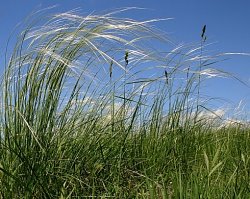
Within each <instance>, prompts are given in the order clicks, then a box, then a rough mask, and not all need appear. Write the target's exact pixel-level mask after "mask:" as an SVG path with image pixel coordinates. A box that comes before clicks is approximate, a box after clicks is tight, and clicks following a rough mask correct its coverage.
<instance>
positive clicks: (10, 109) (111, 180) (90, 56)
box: [0, 12, 250, 199]
mask: <svg viewBox="0 0 250 199" xmlns="http://www.w3.org/2000/svg"><path fill="white" fill-rule="evenodd" d="M156 21H157V20H150V21H147V22H138V21H135V20H132V19H128V18H126V19H122V18H117V17H115V16H113V15H111V14H106V15H89V16H86V17H83V16H80V15H78V14H76V13H73V12H67V13H62V14H56V15H53V16H51V17H50V18H49V20H48V19H47V18H41V19H40V21H38V22H37V26H32V27H29V26H28V27H27V28H26V29H24V31H23V32H22V34H20V36H19V38H18V40H17V43H16V46H15V48H14V49H13V53H12V55H11V56H10V59H9V60H8V62H7V63H8V64H7V65H6V71H5V73H4V78H3V81H2V87H1V88H2V95H1V96H2V98H1V105H2V108H1V145H0V147H1V152H0V195H1V198H61V199H62V198H84V197H100V198H105V197H113V198H248V197H249V193H250V190H249V189H250V183H249V182H250V175H249V174H250V169H249V168H250V167H249V166H250V154H249V151H250V148H249V147H250V139H249V136H250V133H249V129H248V128H243V127H242V126H241V125H240V124H235V125H231V126H227V125H223V124H224V123H223V118H220V117H219V116H218V117H215V118H214V121H213V122H211V120H209V119H208V118H206V115H205V116H204V114H203V115H202V113H204V111H210V110H208V109H207V108H206V104H204V101H203V99H202V94H201V93H202V83H203V81H205V79H206V78H207V77H209V78H210V77H214V76H215V77H216V76H217V77H221V76H223V77H229V76H230V75H229V74H227V73H225V72H222V71H219V70H216V68H211V67H212V66H213V64H215V63H217V61H218V60H219V57H218V56H216V55H211V56H210V55H207V54H206V51H205V48H206V45H205V43H202V45H201V46H198V47H197V46H191V47H188V46H175V45H174V44H173V43H172V42H170V41H169V39H168V38H167V37H166V36H165V35H164V34H163V33H162V32H160V31H158V30H156V29H154V28H153V27H151V26H150V23H151V22H156ZM203 32H204V31H203ZM203 36H204V33H203ZM202 39H203V38H202ZM154 42H156V43H158V45H156V46H154ZM157 47H159V48H161V49H162V48H165V49H166V50H165V51H160V50H156V49H157ZM201 50H202V51H201ZM209 113H210V115H211V113H212V111H210V112H209ZM201 115H202V116H201ZM208 115H209V114H208ZM215 115H216V114H215ZM215 123H216V125H217V126H216V128H215ZM220 124H222V125H220ZM218 126H219V127H220V128H218Z"/></svg>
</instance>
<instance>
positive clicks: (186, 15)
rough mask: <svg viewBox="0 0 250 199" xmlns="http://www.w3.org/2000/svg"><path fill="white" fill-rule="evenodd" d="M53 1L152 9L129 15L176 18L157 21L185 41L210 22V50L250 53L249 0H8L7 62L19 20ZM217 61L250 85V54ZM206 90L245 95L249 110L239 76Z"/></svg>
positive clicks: (0, 19) (3, 35) (232, 98)
mask: <svg viewBox="0 0 250 199" xmlns="http://www.w3.org/2000/svg"><path fill="white" fill-rule="evenodd" d="M52 5H57V7H56V8H55V9H54V10H55V11H62V12H63V11H68V10H71V9H74V8H80V9H81V12H82V13H83V14H84V13H85V14H90V13H91V12H93V11H94V12H100V11H103V10H109V9H114V8H121V7H141V8H148V10H143V11H142V10H141V11H134V12H131V11H130V12H129V14H128V15H126V14H124V16H126V17H130V18H134V19H137V20H146V19H152V18H168V17H172V18H174V19H173V20H171V21H167V22H159V23H157V24H155V26H157V27H158V28H160V29H162V30H164V31H166V32H167V33H168V34H169V36H170V38H172V39H173V40H175V41H176V42H180V43H192V42H198V41H199V39H200V33H201V29H202V27H203V25H204V24H206V25H207V37H208V42H210V43H214V44H213V45H212V46H211V47H209V48H210V50H213V51H214V52H246V53H250V38H249V36H250V25H249V19H250V12H249V8H250V1H249V0H239V1H235V0H209V1H208V0H206V1H205V0H8V1H2V2H1V6H0V27H1V31H0V56H1V62H0V63H1V64H3V62H2V60H3V56H4V49H5V47H6V41H7V39H8V36H9V35H10V34H11V31H12V30H13V29H14V27H15V25H17V23H18V22H21V21H22V20H23V19H24V18H25V17H27V16H28V15H29V14H30V13H31V12H32V11H34V10H38V9H41V8H46V7H49V6H52ZM226 58H229V57H226ZM217 65H218V67H220V68H222V69H224V70H225V71H228V72H232V73H234V74H236V75H237V76H238V77H240V78H242V79H243V80H244V81H247V82H248V84H249V85H250V56H249V57H247V56H230V59H229V60H227V61H224V62H221V63H219V64H217ZM2 69H3V67H2V66H1V71H2ZM204 91H205V92H206V93H207V94H208V95H209V96H211V97H215V98H216V97H220V98H223V99H226V100H227V101H228V102H229V103H231V104H232V105H236V104H237V103H239V102H240V100H241V99H242V100H243V101H244V103H245V104H246V110H248V111H249V110H250V88H247V87H246V86H244V85H242V84H240V83H238V82H237V81H232V80H225V79H223V80H221V79H212V80H210V81H207V82H206V84H205V85H204ZM223 103H224V104H225V102H223ZM223 103H221V104H220V105H221V106H223Z"/></svg>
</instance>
